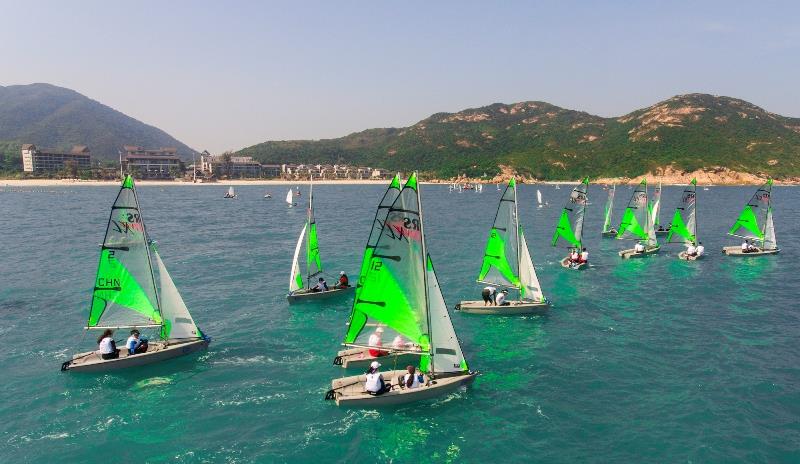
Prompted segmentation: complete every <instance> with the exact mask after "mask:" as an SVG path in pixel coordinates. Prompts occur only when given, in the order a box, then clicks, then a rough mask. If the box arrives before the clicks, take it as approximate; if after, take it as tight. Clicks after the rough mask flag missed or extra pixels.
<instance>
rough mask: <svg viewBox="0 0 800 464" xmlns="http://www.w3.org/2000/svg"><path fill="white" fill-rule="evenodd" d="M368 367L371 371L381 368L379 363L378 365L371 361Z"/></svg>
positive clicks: (376, 362)
mask: <svg viewBox="0 0 800 464" xmlns="http://www.w3.org/2000/svg"><path fill="white" fill-rule="evenodd" d="M369 367H371V368H373V369H377V368H379V367H381V363H379V362H378V361H372V364H370V365H369Z"/></svg>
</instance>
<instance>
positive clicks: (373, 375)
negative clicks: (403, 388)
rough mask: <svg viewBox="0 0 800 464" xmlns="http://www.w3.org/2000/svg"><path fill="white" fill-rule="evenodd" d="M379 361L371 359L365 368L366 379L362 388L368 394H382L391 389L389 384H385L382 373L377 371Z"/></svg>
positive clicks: (379, 365) (379, 364)
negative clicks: (366, 368)
mask: <svg viewBox="0 0 800 464" xmlns="http://www.w3.org/2000/svg"><path fill="white" fill-rule="evenodd" d="M380 367H381V363H379V362H378V361H372V364H370V365H369V370H367V375H366V377H367V378H366V381H365V382H364V390H366V391H367V393H369V394H370V395H382V394H384V393H386V392H387V391H389V390H391V389H392V386H391V385H387V384H386V382H384V380H383V374H381V373H380V372H379V371H378V368H380Z"/></svg>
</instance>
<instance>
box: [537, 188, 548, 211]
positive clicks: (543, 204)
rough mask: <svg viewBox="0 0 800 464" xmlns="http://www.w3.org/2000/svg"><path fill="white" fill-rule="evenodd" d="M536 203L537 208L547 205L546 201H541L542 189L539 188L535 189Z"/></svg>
mask: <svg viewBox="0 0 800 464" xmlns="http://www.w3.org/2000/svg"><path fill="white" fill-rule="evenodd" d="M536 204H537V205H538V207H539V208H544V207H545V206H547V203H543V202H542V191H541V190H539V189H536Z"/></svg>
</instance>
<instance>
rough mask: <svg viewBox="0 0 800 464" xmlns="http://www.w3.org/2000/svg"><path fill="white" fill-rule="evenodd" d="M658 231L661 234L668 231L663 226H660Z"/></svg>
mask: <svg viewBox="0 0 800 464" xmlns="http://www.w3.org/2000/svg"><path fill="white" fill-rule="evenodd" d="M658 231H659V232H666V231H667V229H665V228H664V226H662V225H661V224H659V225H658Z"/></svg>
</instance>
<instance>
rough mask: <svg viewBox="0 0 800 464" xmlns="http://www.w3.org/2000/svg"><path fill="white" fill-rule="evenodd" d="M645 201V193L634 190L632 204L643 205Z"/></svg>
mask: <svg viewBox="0 0 800 464" xmlns="http://www.w3.org/2000/svg"><path fill="white" fill-rule="evenodd" d="M645 203H647V195H646V194H645V193H644V192H636V193H634V194H633V204H634V205H636V206H644V205H645Z"/></svg>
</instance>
